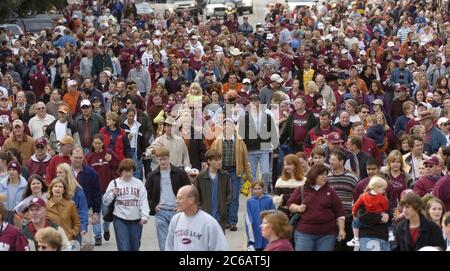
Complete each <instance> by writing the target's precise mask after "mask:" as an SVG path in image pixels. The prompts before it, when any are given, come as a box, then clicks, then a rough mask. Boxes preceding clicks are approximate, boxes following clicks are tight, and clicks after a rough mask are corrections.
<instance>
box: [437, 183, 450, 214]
mask: <svg viewBox="0 0 450 271" xmlns="http://www.w3.org/2000/svg"><path fill="white" fill-rule="evenodd" d="M433 195H434V196H435V197H438V198H439V199H440V200H442V202H444V205H445V210H447V211H448V210H450V176H448V175H446V176H444V177H442V178H440V179H439V181H438V182H437V183H436V185H435V186H434V188H433Z"/></svg>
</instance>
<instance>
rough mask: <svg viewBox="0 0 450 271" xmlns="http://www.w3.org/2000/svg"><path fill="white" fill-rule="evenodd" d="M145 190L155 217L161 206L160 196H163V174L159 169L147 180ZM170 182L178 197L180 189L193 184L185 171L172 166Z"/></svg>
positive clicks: (148, 176)
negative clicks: (156, 209)
mask: <svg viewBox="0 0 450 271" xmlns="http://www.w3.org/2000/svg"><path fill="white" fill-rule="evenodd" d="M146 180H147V182H146V183H145V188H146V189H147V199H148V205H149V207H150V215H155V213H156V212H155V208H156V206H157V205H158V204H159V199H160V198H159V196H160V194H161V172H160V169H159V167H158V168H157V169H155V170H154V171H152V172H150V173H149V174H148V175H147V178H146ZM170 181H171V182H172V189H173V194H174V195H175V196H176V195H177V193H178V189H180V188H181V187H183V186H185V185H190V184H191V182H190V181H189V178H188V176H187V174H186V172H185V171H184V170H181V169H179V168H176V167H174V166H173V165H170Z"/></svg>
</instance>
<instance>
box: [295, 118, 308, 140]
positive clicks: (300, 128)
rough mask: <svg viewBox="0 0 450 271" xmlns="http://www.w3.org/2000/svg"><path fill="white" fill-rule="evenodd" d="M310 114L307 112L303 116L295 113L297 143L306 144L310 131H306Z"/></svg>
mask: <svg viewBox="0 0 450 271" xmlns="http://www.w3.org/2000/svg"><path fill="white" fill-rule="evenodd" d="M308 116H309V114H308V113H307V112H306V111H305V112H304V113H303V115H301V116H300V115H299V114H298V113H297V112H296V111H295V112H294V139H295V142H304V141H305V138H306V135H307V134H308V131H307V130H306V124H307V122H308Z"/></svg>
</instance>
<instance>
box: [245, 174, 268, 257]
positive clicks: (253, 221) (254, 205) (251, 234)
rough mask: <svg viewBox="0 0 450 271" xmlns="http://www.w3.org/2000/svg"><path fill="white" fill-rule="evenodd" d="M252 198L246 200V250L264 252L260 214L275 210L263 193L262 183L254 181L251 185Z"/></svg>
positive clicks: (265, 241)
mask: <svg viewBox="0 0 450 271" xmlns="http://www.w3.org/2000/svg"><path fill="white" fill-rule="evenodd" d="M251 188H252V197H251V198H249V199H248V200H247V212H246V215H245V231H246V233H247V247H248V250H258V251H261V250H264V248H265V247H266V245H267V240H266V239H264V238H263V237H262V234H261V216H260V214H261V212H262V211H266V210H275V204H274V203H273V201H272V198H271V197H270V196H269V195H268V194H266V193H264V182H262V181H259V180H258V181H254V182H253V183H252V185H251Z"/></svg>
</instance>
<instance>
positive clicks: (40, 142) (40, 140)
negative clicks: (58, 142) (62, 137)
mask: <svg viewBox="0 0 450 271" xmlns="http://www.w3.org/2000/svg"><path fill="white" fill-rule="evenodd" d="M34 145H35V146H36V147H37V146H38V145H42V146H44V147H46V146H47V140H46V139H45V138H44V137H40V138H38V139H36V141H35V142H34Z"/></svg>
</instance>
